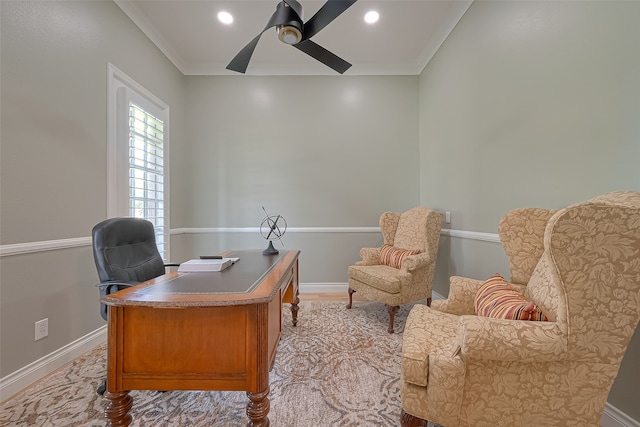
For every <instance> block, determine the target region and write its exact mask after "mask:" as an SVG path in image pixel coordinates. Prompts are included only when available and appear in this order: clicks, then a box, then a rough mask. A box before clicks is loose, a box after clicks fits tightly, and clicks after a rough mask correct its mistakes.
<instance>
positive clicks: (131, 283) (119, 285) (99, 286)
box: [96, 280, 140, 289]
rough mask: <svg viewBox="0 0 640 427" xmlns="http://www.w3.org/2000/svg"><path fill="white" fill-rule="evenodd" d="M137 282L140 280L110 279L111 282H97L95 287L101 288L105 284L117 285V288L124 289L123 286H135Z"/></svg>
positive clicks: (105, 285)
mask: <svg viewBox="0 0 640 427" xmlns="http://www.w3.org/2000/svg"><path fill="white" fill-rule="evenodd" d="M138 283H140V282H120V281H117V280H114V281H111V282H101V283H98V284H97V285H96V287H97V288H100V289H102V288H104V287H107V286H118V288H120V289H124V288H129V287H131V286H135V285H137V284H138Z"/></svg>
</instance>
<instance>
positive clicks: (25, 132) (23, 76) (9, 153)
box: [0, 1, 185, 377]
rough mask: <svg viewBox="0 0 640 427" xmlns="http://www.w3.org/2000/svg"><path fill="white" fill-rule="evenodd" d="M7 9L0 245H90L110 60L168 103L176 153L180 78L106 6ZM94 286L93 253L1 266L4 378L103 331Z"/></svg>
mask: <svg viewBox="0 0 640 427" xmlns="http://www.w3.org/2000/svg"><path fill="white" fill-rule="evenodd" d="M0 8H1V9H0V11H1V14H2V17H1V18H2V26H1V31H2V33H1V37H0V39H1V40H0V43H1V45H0V51H1V55H2V57H1V64H2V73H1V85H2V93H1V98H0V102H1V105H0V110H1V112H2V116H1V122H0V126H1V129H2V131H1V132H2V133H1V136H2V141H1V151H0V162H1V163H0V166H1V167H0V186H1V187H0V188H1V194H2V202H1V209H2V212H1V216H0V229H1V235H0V239H1V240H0V243H1V244H2V245H11V244H24V243H29V242H42V241H49V240H58V239H73V238H83V237H85V238H86V237H88V236H90V233H91V228H92V227H93V225H94V224H96V223H98V222H99V221H101V220H103V219H105V218H106V216H107V155H106V154H107V63H108V62H111V63H113V64H114V65H115V66H116V67H118V68H119V69H121V70H122V71H123V72H125V73H127V74H128V75H129V76H130V77H131V78H133V79H135V80H136V81H137V82H138V83H140V84H141V85H143V86H144V87H146V88H147V89H148V90H150V91H152V92H153V93H154V94H155V95H156V96H158V97H159V98H160V99H162V100H163V101H165V102H166V103H167V104H169V105H170V106H171V127H170V128H171V130H170V132H171V140H172V141H174V142H175V145H176V146H177V147H179V145H180V143H181V142H182V141H183V140H184V110H185V108H184V99H185V98H184V97H185V81H184V76H182V74H181V73H179V72H178V71H177V69H176V68H175V67H174V66H173V65H172V64H171V62H170V61H169V60H168V59H167V58H166V57H165V56H164V55H163V54H162V53H161V52H160V51H159V50H158V49H157V48H156V47H155V45H153V44H152V43H151V42H150V41H149V39H148V38H147V37H146V36H144V34H143V33H142V32H141V31H140V30H139V29H138V28H137V27H136V26H135V25H133V23H132V22H131V20H130V19H129V18H128V17H127V16H126V15H125V14H124V13H123V12H122V11H121V10H120V8H119V7H118V6H117V5H116V4H115V3H113V2H111V1H89V2H82V1H70V2H63V1H44V2H24V1H18V2H10V1H2V2H0ZM97 281H98V276H97V274H96V271H95V266H94V265H93V255H92V254H91V249H90V247H89V246H84V247H80V248H73V249H63V250H59V251H46V252H37V253H30V254H21V255H12V256H3V257H2V258H0V286H1V287H0V363H1V365H0V377H4V376H5V375H8V374H10V373H12V372H14V371H16V370H17V369H19V368H22V367H24V366H26V365H28V364H29V363H31V362H33V361H35V360H38V359H40V358H41V357H43V356H46V355H48V354H50V353H51V352H53V351H55V350H58V349H60V348H61V347H63V346H65V345H67V344H69V343H71V342H73V341H74V340H77V339H78V338H80V337H82V336H84V335H86V334H88V333H90V332H91V331H94V330H95V329H97V328H98V327H100V326H101V325H103V324H104V322H103V320H102V318H100V316H99V313H98V302H97V297H98V291H97V290H96V288H95V287H94V286H93V285H94V284H95V283H97ZM43 318H48V319H49V336H48V337H47V338H45V339H42V340H39V341H36V342H34V340H33V338H34V323H35V322H36V321H37V320H40V319H43Z"/></svg>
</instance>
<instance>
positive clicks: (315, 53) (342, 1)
mask: <svg viewBox="0 0 640 427" xmlns="http://www.w3.org/2000/svg"><path fill="white" fill-rule="evenodd" d="M355 2H356V0H327V2H326V3H325V4H324V5H322V7H321V8H320V10H318V12H316V14H315V15H313V16H312V17H311V19H309V20H308V21H307V22H304V23H303V11H302V5H301V4H300V3H299V2H297V1H296V0H282V1H281V2H280V3H278V5H277V6H276V11H275V12H274V14H273V15H271V18H270V19H269V22H267V25H266V27H264V29H263V30H262V32H260V34H258V35H257V36H256V37H255V38H254V39H253V40H251V41H250V42H249V43H248V44H247V45H246V46H245V47H243V48H242V50H240V52H238V54H237V55H236V56H235V57H234V58H233V59H232V60H231V62H230V63H229V65H227V70H231V71H237V72H239V73H244V72H245V71H247V67H248V66H249V61H250V60H251V56H252V55H253V51H254V50H255V48H256V46H257V45H258V41H259V40H260V36H261V35H262V34H263V33H264V32H265V31H267V30H268V29H269V28H272V27H276V30H277V31H278V39H280V41H282V42H283V43H286V44H289V45H292V46H293V47H295V48H296V49H298V50H300V51H302V52H304V53H306V54H307V55H309V56H311V57H312V58H314V59H316V60H318V61H320V62H322V63H323V64H325V65H326V66H328V67H330V68H332V69H334V70H335V71H337V72H338V73H340V74H342V73H344V72H345V71H347V70H348V69H349V67H351V64H349V63H348V62H347V61H345V60H344V59H342V58H340V57H338V56H336V55H334V54H333V53H331V52H329V51H328V50H327V49H325V48H323V47H322V46H320V45H318V44H316V43H314V42H312V41H311V40H310V39H311V37H313V36H314V35H316V34H317V33H318V32H319V31H320V30H322V29H323V28H324V27H326V26H327V25H329V24H330V23H331V21H333V20H334V19H336V18H337V17H338V16H340V14H342V12H344V11H345V10H347V9H348V8H349V6H351V5H352V4H353V3H355Z"/></svg>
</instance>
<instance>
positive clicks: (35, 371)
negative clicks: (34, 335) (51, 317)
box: [0, 325, 107, 402]
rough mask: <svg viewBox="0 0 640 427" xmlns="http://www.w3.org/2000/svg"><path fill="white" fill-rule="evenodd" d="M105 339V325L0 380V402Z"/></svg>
mask: <svg viewBox="0 0 640 427" xmlns="http://www.w3.org/2000/svg"><path fill="white" fill-rule="evenodd" d="M106 339H107V325H104V326H102V327H100V328H98V329H96V330H95V331H93V332H91V333H89V334H87V335H85V336H84V337H82V338H79V339H77V340H75V341H73V342H71V343H69V344H67V345H65V346H64V347H62V348H60V349H58V350H56V351H54V352H53V353H50V354H48V355H46V356H44V357H42V358H40V359H38V360H36V361H35V362H33V363H30V364H28V365H27V366H25V367H23V368H21V369H18V370H17V371H15V372H13V373H11V374H9V375H7V376H6V377H4V378H2V379H0V402H4V401H5V400H7V399H9V398H11V397H12V396H13V395H15V394H16V393H18V392H20V391H22V390H24V389H25V388H27V387H29V386H30V385H32V384H33V383H35V382H36V381H39V380H41V379H42V378H44V377H46V376H47V375H49V374H50V373H52V372H54V371H55V370H56V369H58V368H60V367H61V366H63V365H64V364H65V363H68V362H71V361H72V360H74V359H76V358H77V357H79V356H81V355H82V354H84V353H86V352H87V351H89V350H91V349H92V348H94V347H95V346H97V345H99V344H102V343H103V342H105V340H106Z"/></svg>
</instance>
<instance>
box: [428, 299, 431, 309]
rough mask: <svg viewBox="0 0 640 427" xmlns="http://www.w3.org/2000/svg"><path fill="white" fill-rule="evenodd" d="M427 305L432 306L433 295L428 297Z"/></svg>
mask: <svg viewBox="0 0 640 427" xmlns="http://www.w3.org/2000/svg"><path fill="white" fill-rule="evenodd" d="M427 306H428V307H431V297H429V298H427Z"/></svg>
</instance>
